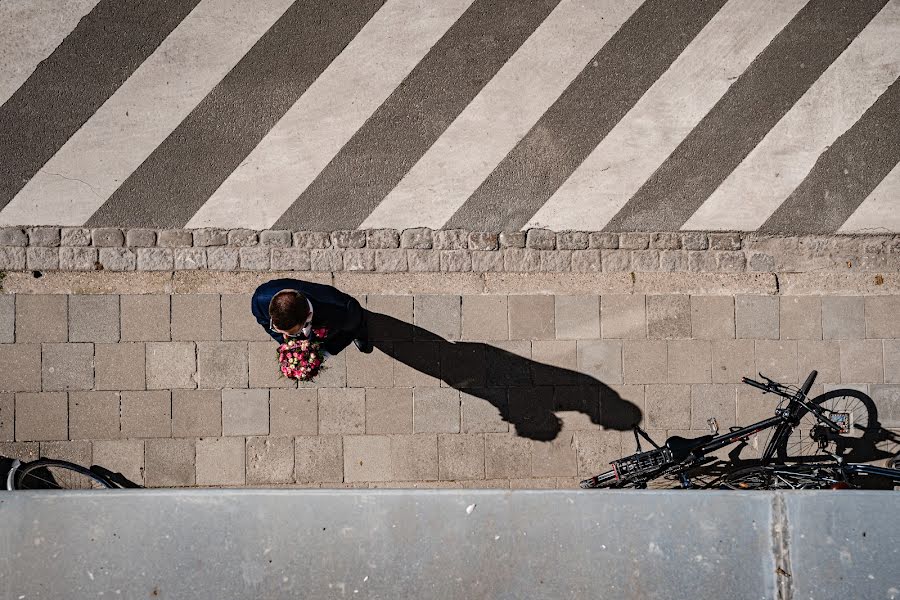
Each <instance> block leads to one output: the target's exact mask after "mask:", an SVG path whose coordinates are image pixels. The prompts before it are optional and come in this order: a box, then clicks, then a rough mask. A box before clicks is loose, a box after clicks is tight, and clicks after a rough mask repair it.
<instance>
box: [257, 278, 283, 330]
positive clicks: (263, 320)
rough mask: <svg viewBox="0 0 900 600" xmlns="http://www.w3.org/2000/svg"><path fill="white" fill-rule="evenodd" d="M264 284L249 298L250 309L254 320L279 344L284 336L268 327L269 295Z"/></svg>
mask: <svg viewBox="0 0 900 600" xmlns="http://www.w3.org/2000/svg"><path fill="white" fill-rule="evenodd" d="M266 285H267V284H263V285H261V286H259V287H258V288H256V292H255V293H254V294H253V298H251V299H250V311H251V312H252V313H253V316H254V317H255V318H256V322H257V323H259V324H260V326H262V328H263V329H265V330H266V333H268V334H269V336H270V337H271V338H272V339H273V340H275V341H276V342H278V343H279V344H283V343H284V336H282V335H281V334H280V333H276V332H274V331H272V330H271V329H269V322H270V319H269V301H270V300H271V296H270V295H269V294H268V293H267V290H266Z"/></svg>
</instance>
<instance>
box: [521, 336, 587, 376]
mask: <svg viewBox="0 0 900 600" xmlns="http://www.w3.org/2000/svg"><path fill="white" fill-rule="evenodd" d="M531 358H532V360H533V362H532V363H531V376H532V381H534V383H535V385H572V384H575V383H577V376H576V372H575V369H577V368H578V358H577V352H576V343H575V340H535V341H534V342H532V343H531Z"/></svg>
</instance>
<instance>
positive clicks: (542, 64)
mask: <svg viewBox="0 0 900 600" xmlns="http://www.w3.org/2000/svg"><path fill="white" fill-rule="evenodd" d="M640 4H641V2H640V1H639V0H590V1H588V2H585V1H584V0H563V1H562V2H560V4H559V5H558V6H557V7H556V8H555V9H554V11H553V12H552V13H551V14H550V16H548V17H547V19H546V20H545V21H544V22H543V23H541V26H540V27H538V29H537V30H535V32H534V33H533V34H532V35H531V37H529V38H528V40H527V41H526V42H525V43H524V44H523V45H522V47H521V48H519V50H518V51H517V52H516V53H515V54H514V55H513V57H512V58H511V59H510V60H509V61H508V62H507V63H506V64H505V65H503V68H501V69H500V71H499V72H498V73H497V75H496V76H494V78H493V79H492V80H491V81H490V82H489V83H488V84H487V85H486V86H485V87H484V89H483V90H482V91H481V92H480V93H479V94H478V96H476V97H475V99H474V100H473V101H472V102H471V103H470V104H469V105H468V106H467V107H466V109H465V110H464V111H463V112H462V113H461V114H460V115H459V117H457V118H456V120H455V121H454V122H453V123H452V124H451V125H450V127H449V128H447V130H446V131H445V132H444V134H443V135H442V136H441V137H440V138H439V139H438V141H437V142H435V144H434V145H433V146H432V147H431V148H429V150H428V152H426V153H425V155H424V156H423V157H422V158H421V159H420V160H419V162H418V163H416V165H415V166H414V167H413V168H412V169H411V170H410V172H409V173H407V174H406V176H405V177H404V178H403V179H402V180H401V181H400V183H399V184H398V185H397V187H396V188H394V190H392V191H391V193H390V194H388V196H387V197H386V198H385V199H384V200H383V201H382V202H381V204H379V205H378V206H377V207H376V208H375V210H374V211H372V213H371V214H370V215H369V216H368V217H367V218H366V220H365V222H363V224H362V227H363V228H370V227H371V228H377V227H396V228H401V229H402V228H404V227H415V226H425V227H432V228H440V227H441V226H442V225H443V224H444V223H446V222H447V220H448V219H449V218H450V217H451V216H453V213H454V212H456V210H457V209H458V208H459V207H460V206H462V205H463V204H464V203H465V201H466V199H467V198H468V197H469V196H470V195H471V194H472V192H474V191H475V189H476V188H477V187H478V185H479V184H480V183H481V182H482V181H483V180H484V179H485V177H487V176H488V175H489V174H490V173H491V171H492V170H493V169H494V168H495V167H496V166H497V164H499V163H500V161H501V160H503V157H505V156H506V155H507V154H508V153H509V151H510V150H512V148H513V147H514V146H515V145H516V144H517V143H518V142H519V141H520V140H521V139H522V138H523V137H524V136H525V134H527V133H528V131H529V130H530V129H531V127H532V126H533V125H534V124H535V123H536V122H537V121H538V119H540V117H541V115H542V114H543V113H544V112H545V111H546V110H547V109H548V108H549V107H550V106H551V104H552V103H553V102H554V101H555V100H556V99H557V98H558V97H559V96H560V95H561V94H562V93H563V92H564V91H565V89H566V87H568V85H569V84H570V83H572V80H574V79H575V77H576V76H577V75H578V74H579V73H580V72H581V70H582V69H583V68H584V65H585V64H587V62H588V61H589V60H590V59H591V57H593V56H594V55H595V54H596V53H597V52H599V51H600V49H601V48H602V47H603V45H604V44H605V43H606V42H607V41H608V40H609V39H610V38H611V37H612V36H613V34H614V33H615V32H616V31H617V30H618V28H619V27H620V26H621V25H622V23H624V22H625V21H626V20H627V19H628V17H630V16H631V14H632V13H633V12H634V11H635V10H636V9H637V7H638V6H639V5H640Z"/></svg>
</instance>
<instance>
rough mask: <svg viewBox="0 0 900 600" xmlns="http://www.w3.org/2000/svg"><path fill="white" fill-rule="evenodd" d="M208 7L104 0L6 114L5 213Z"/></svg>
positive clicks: (1, 166)
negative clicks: (187, 20)
mask: <svg viewBox="0 0 900 600" xmlns="http://www.w3.org/2000/svg"><path fill="white" fill-rule="evenodd" d="M199 1H200V0H159V1H155V2H137V3H123V2H119V1H118V0H102V1H101V2H100V3H99V4H98V5H97V6H95V7H94V9H93V10H92V11H91V12H90V13H89V14H88V15H87V16H86V17H85V18H83V19H82V20H81V21H80V22H79V23H78V25H77V26H76V27H75V29H74V30H73V31H72V33H70V34H69V35H68V36H67V37H66V39H65V40H63V42H62V43H61V44H60V45H59V46H58V47H57V48H56V50H55V51H54V52H53V54H51V55H50V56H49V58H47V59H46V60H44V61H43V62H41V63H40V64H39V65H38V67H37V69H36V70H35V71H34V73H32V74H31V76H30V77H29V78H28V79H27V80H26V81H25V83H24V84H22V86H21V87H20V88H19V89H18V90H16V92H15V93H14V94H13V95H12V96H11V97H10V98H9V100H7V101H6V103H5V104H3V106H2V107H0V173H3V177H2V178H0V208H3V207H4V206H6V205H7V204H9V202H10V201H11V200H12V199H13V197H14V196H15V195H16V193H18V191H19V190H20V189H22V187H23V186H24V185H25V184H26V183H27V182H28V181H29V180H30V179H31V178H32V177H33V176H34V175H35V173H37V172H38V170H39V169H40V168H41V167H42V166H44V164H45V163H46V162H47V161H48V160H50V158H51V157H52V156H53V155H54V154H56V152H57V150H59V149H60V148H61V147H62V146H63V144H65V143H66V141H67V140H68V139H69V138H70V137H71V136H72V134H74V133H75V132H76V131H78V129H79V128H80V127H81V126H82V125H83V124H84V123H85V122H86V121H87V120H88V119H89V118H90V117H91V115H93V114H94V113H95V112H96V111H97V109H98V108H100V106H102V105H103V103H104V102H106V100H107V99H108V98H109V97H110V96H112V95H113V93H114V92H115V91H116V90H117V89H119V87H120V86H121V85H122V84H123V83H125V81H126V80H127V79H128V78H129V77H130V76H131V74H132V73H133V72H134V71H135V70H136V69H137V68H138V67H139V66H140V65H141V64H142V63H143V62H144V60H145V59H146V58H147V57H148V56H150V55H151V54H152V53H153V51H154V50H156V48H157V46H159V45H160V43H162V41H163V40H164V39H165V38H166V36H168V35H169V34H170V33H171V32H172V30H174V29H175V27H177V26H178V24H179V23H180V22H181V21H182V19H184V17H185V16H187V15H188V14H189V13H190V12H191V11H192V10H193V9H194V7H195V6H197V4H198V3H199Z"/></svg>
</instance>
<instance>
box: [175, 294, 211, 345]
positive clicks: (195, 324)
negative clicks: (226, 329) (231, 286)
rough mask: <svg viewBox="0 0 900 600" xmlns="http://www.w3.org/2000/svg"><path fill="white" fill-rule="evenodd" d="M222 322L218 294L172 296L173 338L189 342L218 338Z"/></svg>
mask: <svg viewBox="0 0 900 600" xmlns="http://www.w3.org/2000/svg"><path fill="white" fill-rule="evenodd" d="M221 333H222V324H221V321H220V307H219V295H218V294H176V295H174V296H172V339H173V340H181V341H188V342H198V341H201V340H204V341H207V340H213V341H215V340H218V339H219V338H220V337H221Z"/></svg>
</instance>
